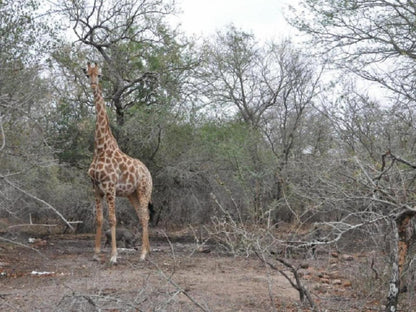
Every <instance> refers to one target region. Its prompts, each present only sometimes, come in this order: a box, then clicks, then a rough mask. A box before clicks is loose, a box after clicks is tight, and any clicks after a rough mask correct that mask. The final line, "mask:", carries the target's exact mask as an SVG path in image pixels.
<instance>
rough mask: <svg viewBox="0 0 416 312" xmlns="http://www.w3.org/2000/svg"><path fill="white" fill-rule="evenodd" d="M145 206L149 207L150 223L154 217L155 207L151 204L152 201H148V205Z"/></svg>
mask: <svg viewBox="0 0 416 312" xmlns="http://www.w3.org/2000/svg"><path fill="white" fill-rule="evenodd" d="M147 208H148V209H149V221H150V223H151V224H152V223H153V219H154V217H155V213H156V211H155V209H154V208H153V204H152V202H149V205H148V206H147Z"/></svg>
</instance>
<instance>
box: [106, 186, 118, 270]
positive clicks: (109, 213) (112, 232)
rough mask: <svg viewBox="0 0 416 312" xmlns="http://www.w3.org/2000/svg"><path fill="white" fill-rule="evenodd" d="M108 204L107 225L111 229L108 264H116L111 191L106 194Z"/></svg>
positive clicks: (113, 199) (113, 205)
mask: <svg viewBox="0 0 416 312" xmlns="http://www.w3.org/2000/svg"><path fill="white" fill-rule="evenodd" d="M107 204H108V223H109V224H110V229H111V258H110V263H111V264H116V263H117V242H116V223H117V219H116V208H115V191H114V190H111V191H109V192H108V193H107Z"/></svg>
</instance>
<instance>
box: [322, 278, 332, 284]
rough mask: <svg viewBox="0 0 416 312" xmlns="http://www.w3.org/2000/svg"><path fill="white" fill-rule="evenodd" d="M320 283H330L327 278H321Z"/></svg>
mask: <svg viewBox="0 0 416 312" xmlns="http://www.w3.org/2000/svg"><path fill="white" fill-rule="evenodd" d="M321 283H323V284H329V283H330V281H329V279H328V278H321Z"/></svg>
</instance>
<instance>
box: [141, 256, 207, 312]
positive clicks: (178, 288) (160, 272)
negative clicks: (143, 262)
mask: <svg viewBox="0 0 416 312" xmlns="http://www.w3.org/2000/svg"><path fill="white" fill-rule="evenodd" d="M148 261H149V262H150V263H151V264H153V265H154V266H155V267H156V269H157V270H158V272H159V274H160V275H161V276H162V277H163V278H164V279H165V280H166V281H167V282H169V284H171V285H172V286H174V287H175V288H176V289H177V290H178V291H179V292H180V293H182V294H184V295H185V296H186V297H187V298H188V299H189V300H190V301H191V302H192V303H193V304H194V305H195V306H197V307H198V308H199V309H201V311H204V312H210V310H208V309H206V308H205V307H203V306H202V305H201V304H200V303H199V302H198V301H196V300H195V299H194V298H193V297H192V296H191V295H190V294H189V293H188V292H187V291H186V290H185V289H183V288H182V287H181V286H179V285H178V284H177V283H176V282H174V281H173V280H172V278H171V277H168V276H167V275H166V273H165V272H163V270H162V269H161V268H160V267H159V265H158V264H157V263H156V262H153V261H152V260H150V259H148Z"/></svg>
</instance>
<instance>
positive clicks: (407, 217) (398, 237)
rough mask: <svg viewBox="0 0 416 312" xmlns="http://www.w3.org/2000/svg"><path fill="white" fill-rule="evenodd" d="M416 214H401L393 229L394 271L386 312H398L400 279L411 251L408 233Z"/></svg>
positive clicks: (393, 223) (410, 212)
mask: <svg viewBox="0 0 416 312" xmlns="http://www.w3.org/2000/svg"><path fill="white" fill-rule="evenodd" d="M415 214H416V212H414V211H405V212H404V213H402V214H400V215H399V216H398V217H397V218H396V220H395V221H394V222H392V227H393V242H392V250H391V262H392V271H391V277H390V283H389V295H388V297H387V305H386V312H395V311H397V305H398V303H399V295H400V287H401V286H400V279H401V276H402V273H403V269H404V266H405V265H406V257H407V252H408V249H409V237H407V236H408V235H407V233H408V232H409V231H408V228H409V226H410V225H411V223H410V221H411V219H412V217H413V216H414V215H415Z"/></svg>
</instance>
